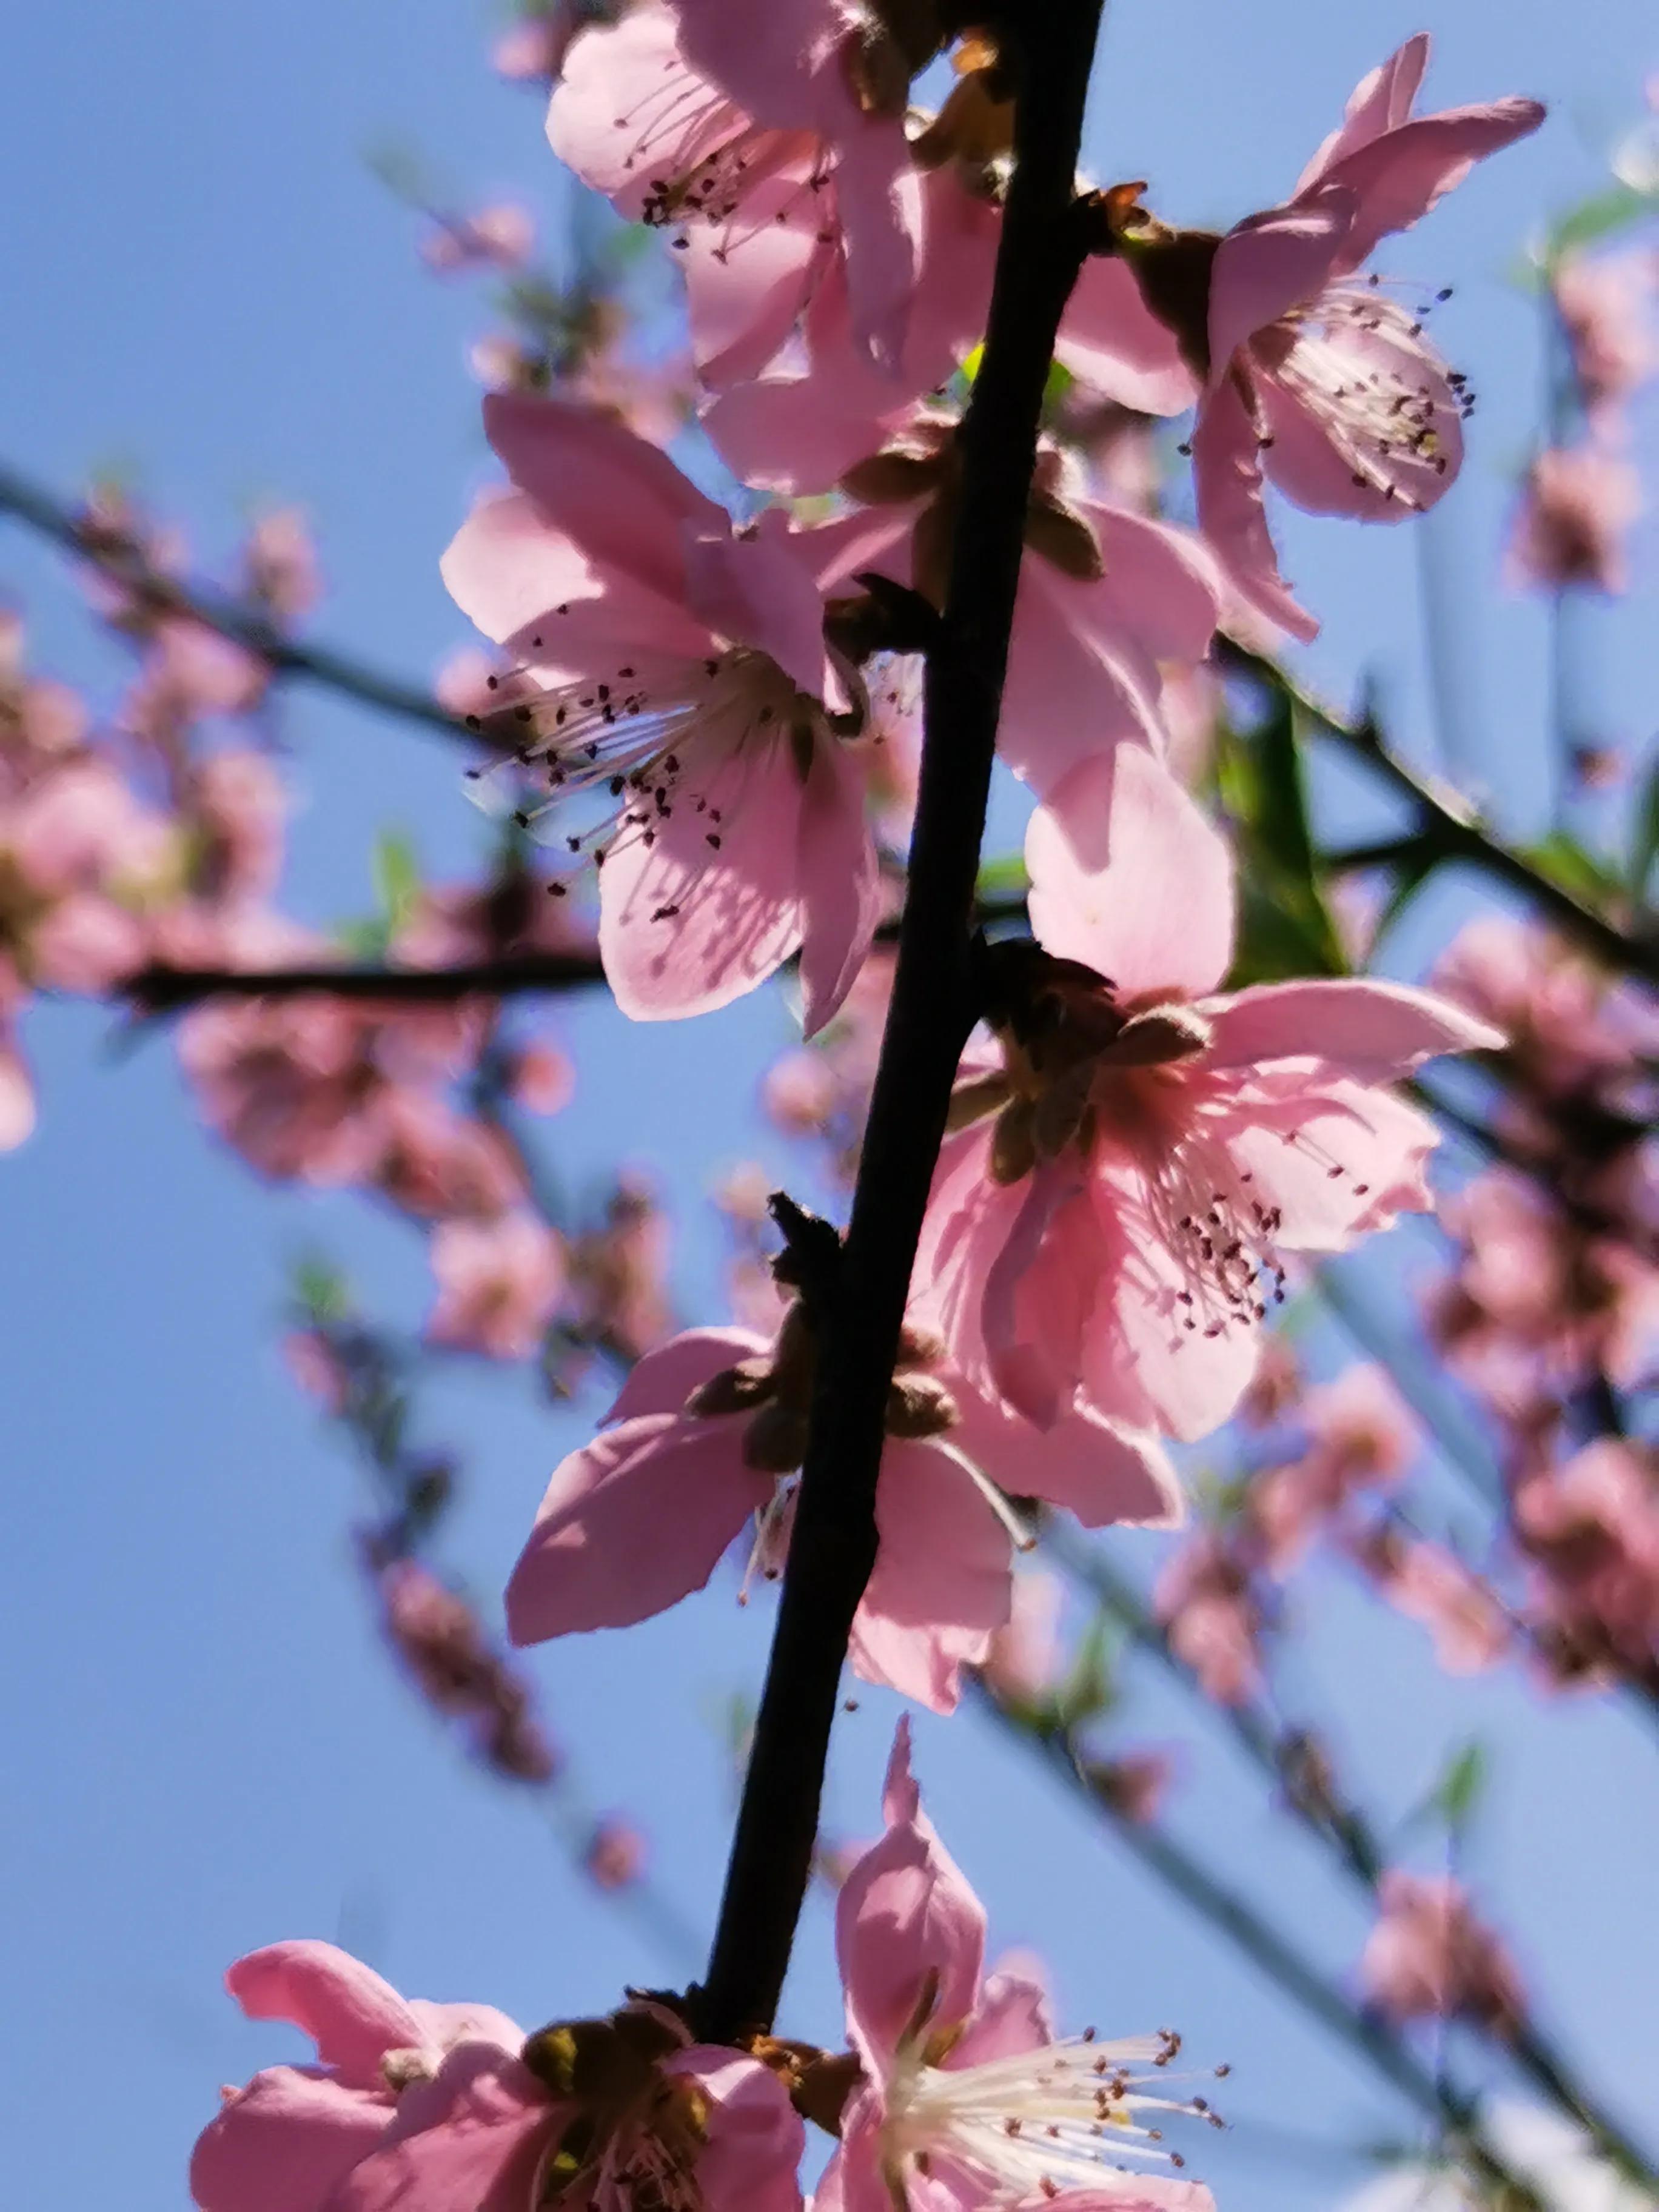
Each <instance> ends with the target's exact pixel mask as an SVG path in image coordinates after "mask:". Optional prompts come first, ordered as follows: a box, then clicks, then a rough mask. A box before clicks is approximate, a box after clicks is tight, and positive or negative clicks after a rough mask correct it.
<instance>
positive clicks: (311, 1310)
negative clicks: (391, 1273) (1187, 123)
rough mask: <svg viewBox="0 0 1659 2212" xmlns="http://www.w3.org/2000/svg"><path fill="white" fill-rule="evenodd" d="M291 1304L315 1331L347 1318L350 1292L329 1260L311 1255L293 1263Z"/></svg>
mask: <svg viewBox="0 0 1659 2212" xmlns="http://www.w3.org/2000/svg"><path fill="white" fill-rule="evenodd" d="M294 1302H295V1304H296V1305H297V1306H298V1307H299V1308H300V1310H301V1312H302V1313H303V1314H304V1315H305V1316H306V1318H307V1321H309V1322H312V1323H313V1324H314V1325H315V1326H316V1327H318V1328H325V1327H326V1326H327V1325H328V1324H329V1323H330V1322H342V1321H347V1320H349V1318H350V1316H351V1310H352V1308H351V1291H350V1289H349V1285H347V1282H346V1279H345V1277H344V1276H343V1274H342V1273H341V1272H340V1270H339V1269H338V1268H337V1267H336V1266H335V1264H334V1262H333V1261H331V1260H326V1259H323V1258H320V1257H318V1256H315V1255H313V1256H312V1257H309V1258H307V1259H303V1260H300V1261H295V1268H294Z"/></svg>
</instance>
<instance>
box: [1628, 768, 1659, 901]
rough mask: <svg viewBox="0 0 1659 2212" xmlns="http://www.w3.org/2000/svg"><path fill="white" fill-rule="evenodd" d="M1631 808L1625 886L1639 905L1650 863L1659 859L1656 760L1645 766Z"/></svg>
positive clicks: (1650, 874) (1644, 895)
mask: <svg viewBox="0 0 1659 2212" xmlns="http://www.w3.org/2000/svg"><path fill="white" fill-rule="evenodd" d="M1632 816H1633V819H1632V823H1631V848H1630V869H1629V882H1628V889H1629V891H1630V895H1631V896H1632V898H1633V899H1635V900H1636V901H1637V902H1638V905H1640V904H1645V902H1646V900H1647V896H1648V885H1649V884H1650V881H1651V880H1652V877H1653V864H1654V862H1655V861H1656V860H1659V760H1656V761H1655V762H1654V763H1653V766H1652V767H1651V768H1650V769H1649V770H1648V775H1647V781H1646V782H1645V784H1644V786H1643V787H1642V795H1641V797H1640V799H1638V801H1637V802H1636V805H1635V806H1634V808H1633V809H1632Z"/></svg>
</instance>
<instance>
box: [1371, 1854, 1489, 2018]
mask: <svg viewBox="0 0 1659 2212" xmlns="http://www.w3.org/2000/svg"><path fill="white" fill-rule="evenodd" d="M1378 1898H1379V1903H1380V1905H1381V1911H1380V1914H1379V1917H1378V1919H1377V1923H1376V1926H1375V1927H1374V1928H1373V1929H1372V1930H1371V1932H1370V1936H1369V1937H1368V1938H1367V1939H1366V1943H1365V1949H1364V1955H1363V1957H1362V1958H1361V1960H1360V1962H1359V1973H1360V1979H1361V1980H1362V1982H1363V1983H1364V1987H1365V1991H1366V1994H1367V1996H1369V1997H1370V2000H1371V2002H1373V2003H1374V2004H1376V2006H1378V2007H1379V2008H1380V2009H1381V2010H1382V2011H1383V2012H1384V2013H1386V2014H1387V2015H1388V2016H1389V2019H1391V2020H1400V2021H1404V2020H1423V2019H1437V2020H1450V2019H1453V2018H1458V2017H1461V2018H1464V2019H1468V2020H1476V2021H1480V2022H1481V2023H1482V2024H1483V2025H1484V2026H1486V2027H1490V2028H1492V2029H1494V2030H1496V2031H1497V2032H1498V2033H1503V2034H1507V2033H1513V2032H1514V2030H1515V2029H1516V2027H1519V2025H1520V2024H1521V2022H1522V2021H1524V2019H1525V2018H1526V2011H1527V2000H1526V1992H1525V1990H1523V1988H1522V1983H1521V1977H1520V1974H1519V1972H1518V1970H1517V1969H1516V1965H1515V1962H1514V1960H1512V1959H1511V1958H1510V1954H1509V1952H1508V1950H1507V1949H1506V1948H1505V1947H1504V1943H1503V1942H1502V1941H1501V1939H1500V1938H1499V1937H1498V1936H1496V1935H1495V1934H1494V1933H1493V1932H1492V1929H1490V1928H1488V1927H1487V1926H1486V1923H1485V1922H1484V1921H1482V1920H1480V1919H1479V1918H1478V1917H1476V1914H1475V1911H1474V1906H1473V1905H1471V1904H1470V1902H1469V1898H1468V1892H1467V1891H1466V1890H1465V1889H1464V1888H1463V1887H1462V1884H1461V1883H1460V1882H1457V1881H1454V1880H1453V1879H1452V1877H1451V1876H1450V1875H1437V1876H1436V1875H1415V1874H1407V1872H1406V1871H1405V1870H1404V1869H1403V1868H1400V1867H1391V1868H1389V1870H1388V1872H1387V1873H1386V1874H1384V1875H1383V1880H1382V1883H1381V1885H1380V1887H1379V1891H1378Z"/></svg>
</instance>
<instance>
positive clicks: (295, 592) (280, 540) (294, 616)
mask: <svg viewBox="0 0 1659 2212" xmlns="http://www.w3.org/2000/svg"><path fill="white" fill-rule="evenodd" d="M242 571H243V574H244V575H245V577H246V581H247V591H248V596H249V597H250V599H258V601H259V602H260V603H261V605H264V606H267V607H269V608H270V611H271V613H272V615H273V616H274V617H276V620H277V621H278V622H280V623H295V622H298V620H299V619H300V617H301V615H305V614H309V613H310V611H311V610H312V608H313V607H314V606H315V605H316V604H317V602H318V600H319V599H320V598H321V597H322V593H323V580H322V578H321V576H320V575H319V573H318V568H317V552H316V548H315V547H314V546H313V544H312V540H311V532H310V530H309V528H308V527H307V523H306V519H305V517H304V515H303V514H301V512H300V510H299V508H298V507H271V508H269V509H268V510H267V511H266V512H265V513H264V514H262V515H260V516H259V517H258V520H256V521H255V523H254V525H253V527H252V530H250V531H249V532H248V534H247V542H246V544H245V545H244V546H243V548H242Z"/></svg>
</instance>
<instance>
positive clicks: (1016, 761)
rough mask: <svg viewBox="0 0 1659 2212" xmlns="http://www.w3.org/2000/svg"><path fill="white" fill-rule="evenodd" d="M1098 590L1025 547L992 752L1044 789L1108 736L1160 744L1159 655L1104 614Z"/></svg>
mask: <svg viewBox="0 0 1659 2212" xmlns="http://www.w3.org/2000/svg"><path fill="white" fill-rule="evenodd" d="M1100 591H1101V586H1097V585H1092V584H1085V583H1081V582H1079V581H1077V580H1074V579H1073V578H1070V577H1066V576H1062V575H1061V574H1060V572H1059V571H1058V570H1057V569H1055V568H1052V567H1051V566H1050V565H1049V564H1048V562H1045V561H1043V560H1042V559H1040V558H1039V557H1038V556H1036V555H1035V554H1032V553H1027V555H1026V556H1025V559H1024V567H1023V568H1022V569H1021V571H1020V582H1019V594H1018V599H1017V600H1016V601H1015V606H1014V631H1013V636H1012V641H1011V643H1010V647H1009V653H1008V673H1007V680H1006V684H1005V685H1004V687H1003V696H1002V714H1001V717H1000V720H999V722H998V726H997V751H998V753H999V754H1000V756H1001V757H1002V759H1003V760H1004V761H1005V762H1006V764H1007V765H1008V767H1009V768H1011V769H1012V770H1013V772H1014V774H1015V775H1018V776H1019V777H1020V778H1021V779H1022V780H1023V781H1025V782H1027V783H1029V784H1030V786H1031V787H1032V788H1033V789H1034V790H1035V791H1036V792H1037V793H1039V794H1040V795H1041V796H1042V797H1045V798H1046V797H1047V796H1048V794H1049V793H1051V792H1052V791H1053V790H1054V787H1055V786H1056V785H1058V784H1060V783H1061V782H1063V781H1065V779H1066V776H1067V775H1070V774H1071V773H1072V772H1073V769H1076V768H1077V767H1079V765H1080V764H1081V763H1084V762H1085V761H1089V760H1098V759H1100V758H1101V757H1103V755H1105V754H1108V753H1109V752H1110V750H1112V748H1113V747H1114V746H1115V745H1117V744H1122V743H1126V742H1127V743H1129V744H1136V743H1139V744H1143V745H1147V746H1150V747H1152V749H1153V750H1158V751H1161V750H1162V749H1163V745H1164V725H1163V720H1162V719H1161V716H1160V714H1159V708H1158V699H1159V688H1160V687H1159V680H1158V667H1157V664H1156V662H1155V661H1154V660H1153V659H1152V654H1151V653H1150V652H1149V651H1148V650H1147V648H1146V647H1145V646H1144V645H1143V644H1142V643H1141V641H1140V640H1139V638H1138V637H1137V636H1136V635H1135V634H1134V632H1133V630H1132V629H1127V628H1124V627H1122V626H1121V625H1116V624H1113V623H1111V622H1110V619H1109V617H1110V614H1111V611H1112V610H1111V605H1110V602H1109V600H1101V601H1099V602H1098V603H1097V594H1098V593H1099V592H1100Z"/></svg>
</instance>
